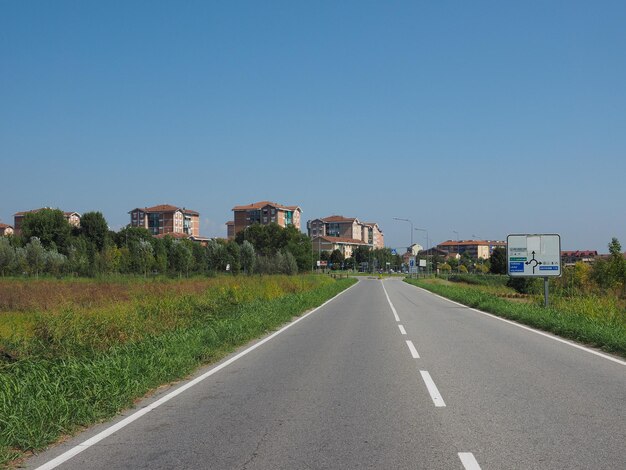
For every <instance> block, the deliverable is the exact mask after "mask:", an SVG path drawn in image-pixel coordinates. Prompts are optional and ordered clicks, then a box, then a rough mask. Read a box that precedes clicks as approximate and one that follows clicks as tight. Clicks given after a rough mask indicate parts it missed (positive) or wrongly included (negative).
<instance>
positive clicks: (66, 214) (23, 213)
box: [13, 207, 80, 217]
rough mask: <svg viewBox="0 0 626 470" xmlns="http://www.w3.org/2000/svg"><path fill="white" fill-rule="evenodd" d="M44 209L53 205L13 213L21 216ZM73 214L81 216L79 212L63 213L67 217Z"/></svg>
mask: <svg viewBox="0 0 626 470" xmlns="http://www.w3.org/2000/svg"><path fill="white" fill-rule="evenodd" d="M44 209H52V207H40V208H39V209H32V210H29V211H22V212H16V213H15V214H13V215H14V216H18V217H20V216H25V215H26V214H31V213H35V212H39V211H42V210H44ZM54 210H60V209H54ZM72 214H76V215H78V216H79V217H80V214H79V213H78V212H63V215H65V216H66V217H69V216H70V215H72Z"/></svg>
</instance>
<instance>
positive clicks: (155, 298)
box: [0, 275, 355, 466]
mask: <svg viewBox="0 0 626 470" xmlns="http://www.w3.org/2000/svg"><path fill="white" fill-rule="evenodd" d="M354 282H355V281H354V280H353V279H340V280H334V279H332V278H329V277H325V276H312V275H311V276H263V277H218V278H212V279H207V278H202V279H193V280H177V281H174V280H148V281H145V280H139V279H135V278H126V279H124V278H122V279H112V280H108V281H97V280H15V279H5V280H0V466H2V465H7V463H8V462H9V461H11V460H12V459H15V458H17V457H19V456H20V455H23V453H24V452H26V451H30V450H37V449H41V448H43V447H45V446H47V445H49V444H50V443H53V442H55V441H56V440H57V439H59V437H61V436H63V435H66V434H72V433H74V432H76V431H77V430H79V429H81V428H82V427H84V426H87V425H89V424H92V423H94V422H97V421H100V420H103V419H106V418H108V417H111V416H113V415H115V413H117V412H118V411H120V410H121V409H123V408H125V407H128V406H131V405H132V404H133V401H134V400H135V399H137V398H138V397H141V396H143V395H144V394H146V393H147V392H149V391H150V390H152V389H154V388H155V387H158V386H159V385H160V384H163V383H167V382H170V381H174V380H177V379H180V378H183V377H185V376H186V375H188V374H189V373H191V372H192V371H193V370H194V369H195V368H196V367H198V366H199V365H200V364H203V363H207V362H212V361H215V360H217V359H219V358H221V357H223V356H224V355H225V354H227V353H229V352H231V351H232V350H233V349H234V348H236V347H237V346H240V345H242V344H245V343H246V342H247V341H249V340H251V339H253V338H255V337H258V336H260V335H262V334H264V333H265V332H267V331H270V330H272V329H275V328H276V327H278V326H279V325H280V324H282V323H284V322H285V321H288V320H289V319H291V318H292V317H293V316H294V315H299V314H301V313H303V312H304V311H306V310H307V309H310V308H312V307H314V306H317V305H320V304H321V303H323V302H324V301H325V300H327V299H328V298H330V297H332V296H334V295H335V294H337V293H338V292H340V291H341V290H343V289H345V288H347V287H348V286H349V285H351V284H352V283H354Z"/></svg>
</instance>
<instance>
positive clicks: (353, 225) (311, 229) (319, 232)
mask: <svg viewBox="0 0 626 470" xmlns="http://www.w3.org/2000/svg"><path fill="white" fill-rule="evenodd" d="M307 231H308V234H309V237H311V239H315V238H316V237H324V238H329V239H330V238H342V239H344V240H354V241H355V243H353V244H354V245H363V244H366V245H369V246H371V247H373V248H384V246H385V238H384V235H383V231H382V230H381V229H380V227H379V226H378V224H377V223H376V222H361V221H359V219H357V218H356V217H344V216H342V215H331V216H330V217H324V218H321V219H314V220H309V221H308V222H307ZM356 242H358V243H356ZM346 243H347V242H346Z"/></svg>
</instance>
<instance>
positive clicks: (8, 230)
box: [0, 223, 13, 237]
mask: <svg viewBox="0 0 626 470" xmlns="http://www.w3.org/2000/svg"><path fill="white" fill-rule="evenodd" d="M10 235H13V226H12V225H7V224H2V223H0V237H3V236H4V237H8V236H10Z"/></svg>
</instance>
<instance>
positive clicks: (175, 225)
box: [129, 204, 200, 237]
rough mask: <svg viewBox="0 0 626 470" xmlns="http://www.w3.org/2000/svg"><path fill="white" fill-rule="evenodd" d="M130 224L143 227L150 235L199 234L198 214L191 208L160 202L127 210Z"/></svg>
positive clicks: (194, 235) (195, 235) (197, 235)
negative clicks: (159, 203)
mask: <svg viewBox="0 0 626 470" xmlns="http://www.w3.org/2000/svg"><path fill="white" fill-rule="evenodd" d="M129 214H130V226H131V227H143V228H145V229H147V230H148V231H149V232H150V233H151V234H152V235H155V236H156V235H167V234H177V233H180V234H183V235H187V236H190V237H191V236H193V237H199V236H200V214H199V213H198V212H196V211H192V210H191V209H186V208H184V207H176V206H172V205H170V204H161V205H158V206H152V207H143V208H140V207H137V208H135V209H133V210H131V211H130V212H129Z"/></svg>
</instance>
